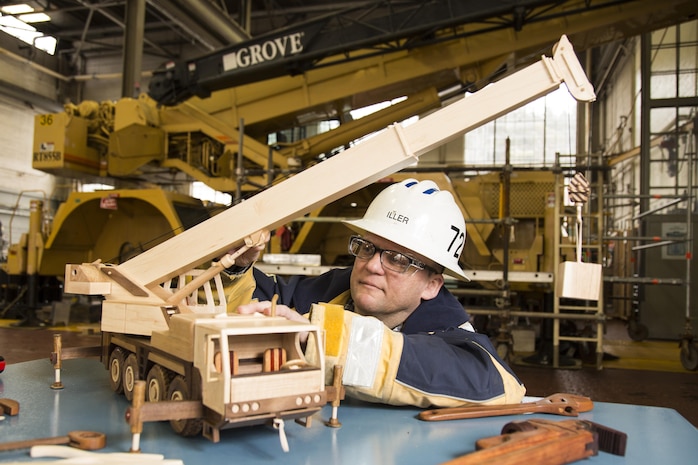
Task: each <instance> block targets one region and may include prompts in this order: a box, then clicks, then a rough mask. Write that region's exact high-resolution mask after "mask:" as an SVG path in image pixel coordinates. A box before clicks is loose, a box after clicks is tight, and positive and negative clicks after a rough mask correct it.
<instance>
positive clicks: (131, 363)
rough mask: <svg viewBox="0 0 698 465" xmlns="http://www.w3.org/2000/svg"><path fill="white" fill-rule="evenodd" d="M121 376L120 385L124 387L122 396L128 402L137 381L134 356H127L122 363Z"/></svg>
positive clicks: (136, 361) (131, 397) (136, 365)
mask: <svg viewBox="0 0 698 465" xmlns="http://www.w3.org/2000/svg"><path fill="white" fill-rule="evenodd" d="M122 373H123V374H122V375H121V377H122V378H121V384H122V385H123V386H124V396H125V397H126V399H128V400H129V401H131V400H133V389H134V388H135V387H136V381H138V379H139V377H138V359H137V358H136V354H129V355H128V357H126V360H125V361H124V370H123V372H122Z"/></svg>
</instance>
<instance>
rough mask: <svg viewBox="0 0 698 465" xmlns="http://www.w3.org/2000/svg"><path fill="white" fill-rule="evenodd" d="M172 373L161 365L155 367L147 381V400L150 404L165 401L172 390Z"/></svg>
mask: <svg viewBox="0 0 698 465" xmlns="http://www.w3.org/2000/svg"><path fill="white" fill-rule="evenodd" d="M171 380H172V372H171V371H170V370H168V369H166V368H163V367H161V366H160V365H153V368H151V369H150V371H149V372H148V376H147V377H146V381H145V398H146V400H147V401H148V402H159V401H161V400H165V398H166V396H167V390H168V389H169V388H170V382H171Z"/></svg>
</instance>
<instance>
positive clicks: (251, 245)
mask: <svg viewBox="0 0 698 465" xmlns="http://www.w3.org/2000/svg"><path fill="white" fill-rule="evenodd" d="M270 238H271V234H270V233H269V231H267V230H263V231H259V232H256V233H254V234H251V235H249V236H248V237H246V238H245V243H244V244H243V245H241V246H240V247H237V248H234V249H231V250H229V251H228V255H226V256H224V257H222V258H221V262H222V264H223V265H224V266H225V267H226V268H228V267H230V266H232V265H235V267H237V268H245V267H247V266H249V265H252V264H253V263H254V262H256V261H257V259H259V255H260V253H261V252H262V251H263V250H264V249H265V248H266V246H267V242H269V239H270ZM232 260H234V263H229V262H230V261H232Z"/></svg>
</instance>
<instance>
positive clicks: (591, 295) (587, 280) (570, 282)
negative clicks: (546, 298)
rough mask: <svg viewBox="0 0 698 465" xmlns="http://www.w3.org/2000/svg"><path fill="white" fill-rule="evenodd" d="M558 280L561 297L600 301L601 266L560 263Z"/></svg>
mask: <svg viewBox="0 0 698 465" xmlns="http://www.w3.org/2000/svg"><path fill="white" fill-rule="evenodd" d="M556 279H557V292H558V295H559V296H560V297H566V298H569V299H581V300H599V295H600V294H601V281H602V275H601V265H600V264H598V263H583V262H563V263H560V267H559V268H558V273H557V278H556Z"/></svg>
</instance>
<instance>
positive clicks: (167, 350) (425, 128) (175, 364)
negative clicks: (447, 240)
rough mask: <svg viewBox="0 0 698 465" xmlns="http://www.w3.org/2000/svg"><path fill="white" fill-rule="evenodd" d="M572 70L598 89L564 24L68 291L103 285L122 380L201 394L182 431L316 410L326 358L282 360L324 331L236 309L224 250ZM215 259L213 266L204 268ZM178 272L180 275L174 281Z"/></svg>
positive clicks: (70, 270)
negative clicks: (509, 68) (506, 62)
mask: <svg viewBox="0 0 698 465" xmlns="http://www.w3.org/2000/svg"><path fill="white" fill-rule="evenodd" d="M563 82H564V83H565V84H566V86H567V88H568V89H569V91H570V93H571V94H572V95H573V96H574V97H575V98H576V99H577V100H580V101H586V102H589V101H593V100H594V99H595V95H594V90H593V87H592V85H591V84H590V83H589V81H588V80H587V77H586V75H585V73H584V71H583V70H582V68H581V66H580V64H579V61H578V60H577V57H576V55H575V53H574V50H573V47H572V45H571V44H570V43H569V41H568V40H567V38H566V37H565V36H563V37H562V38H561V39H560V41H559V42H558V43H557V44H556V45H555V47H554V49H553V56H552V57H545V56H543V57H542V58H541V60H540V61H538V62H537V63H534V64H533V65H530V66H528V67H526V68H524V69H522V70H520V71H518V72H516V73H514V74H512V75H510V76H508V77H505V78H503V79H502V80H500V81H498V82H496V83H494V84H491V85H489V86H487V87H485V88H483V89H482V90H479V91H477V92H476V93H474V94H471V95H467V96H465V97H464V98H462V99H461V100H460V101H458V102H456V103H453V104H451V105H448V106H446V107H444V108H442V109H440V110H438V111H436V112H434V113H432V114H431V115H429V116H426V117H424V118H422V119H420V120H419V121H418V122H416V123H414V124H413V125H411V126H409V128H407V129H403V128H402V126H400V125H398V124H394V125H392V126H389V127H388V128H387V129H385V130H384V131H382V132H380V133H379V134H376V135H375V136H374V137H372V138H370V139H368V140H366V141H364V142H362V143H361V144H358V145H356V146H354V147H352V148H351V149H349V150H346V151H344V152H342V153H340V154H338V155H335V156H333V157H332V158H329V159H328V160H326V161H323V162H321V163H319V164H317V165H315V166H313V167H312V168H309V169H307V170H305V171H303V172H301V173H299V174H297V175H294V176H292V177H290V178H288V179H287V180H285V181H283V182H281V183H279V184H277V185H275V186H273V187H271V188H270V189H268V190H266V191H263V192H260V193H259V194H257V195H255V196H253V197H252V198H250V199H248V200H246V201H244V202H242V203H240V204H238V205H235V206H234V207H231V208H230V209H228V210H227V211H225V212H223V213H220V214H218V215H216V216H214V217H213V218H211V219H209V220H207V221H205V222H203V223H201V224H199V225H197V226H195V227H193V228H191V229H189V230H187V231H185V232H183V233H181V234H179V235H177V236H174V237H172V238H171V239H169V240H167V241H165V242H163V243H161V244H159V245H157V246H156V247H154V248H152V249H150V250H148V251H146V252H143V253H142V254H140V255H138V256H136V257H134V258H132V259H130V260H128V261H126V262H124V263H123V264H120V265H110V264H106V263H101V262H95V263H84V264H68V265H67V266H66V274H65V292H66V293H74V294H88V295H102V296H104V301H103V303H102V321H101V329H102V332H103V334H104V338H103V340H104V342H103V347H102V355H103V360H104V362H105V365H106V367H107V369H108V371H109V373H110V381H111V383H112V387H113V389H114V390H115V391H124V392H125V394H126V396H127V397H129V398H131V397H132V396H133V390H134V387H135V384H136V381H137V380H145V381H146V399H147V400H149V401H163V400H168V401H169V400H179V401H189V402H192V404H191V405H192V407H193V408H191V409H189V410H188V413H186V414H183V413H182V412H179V413H178V415H179V416H178V418H170V422H171V424H172V426H173V427H174V429H175V430H176V431H177V432H179V433H180V434H183V435H191V434H198V433H199V432H200V431H202V429H203V433H204V435H206V436H207V437H209V438H210V439H211V440H213V441H217V440H219V431H220V430H221V429H224V428H229V427H234V426H243V425H250V424H255V423H262V422H269V421H270V420H279V419H283V418H299V417H303V416H305V417H309V416H310V415H312V414H313V413H314V412H316V411H318V410H319V409H320V408H321V407H322V405H324V404H325V403H327V401H328V396H327V391H326V389H325V373H324V370H325V367H324V365H323V364H322V363H320V366H309V365H307V364H302V363H298V364H297V365H296V366H287V365H286V363H285V362H287V361H289V360H300V361H303V360H305V357H304V354H303V353H302V351H301V350H300V345H299V343H298V334H299V333H300V332H310V334H311V337H315V338H317V339H318V344H315V345H316V346H322V342H323V341H322V338H323V334H322V332H321V331H320V330H319V329H318V328H315V327H313V326H311V325H310V324H307V325H306V324H299V323H296V322H290V321H286V320H284V319H283V318H279V317H269V318H268V319H261V320H260V319H259V318H253V317H243V316H234V315H227V314H226V311H225V308H226V306H225V297H224V296H223V295H222V291H221V289H220V287H221V286H220V279H216V277H217V274H218V273H219V272H220V271H222V269H223V268H225V267H228V266H230V265H232V264H233V263H234V258H235V257H234V256H226V253H227V252H228V251H229V250H233V249H236V248H240V247H242V248H243V249H244V248H245V247H249V246H251V245H253V244H254V242H255V241H256V240H258V238H259V236H258V234H259V231H264V230H273V229H276V228H278V227H280V226H282V225H284V224H286V223H288V222H290V221H292V220H294V219H296V218H298V217H300V216H302V215H304V214H306V213H309V212H311V211H312V210H313V209H315V208H317V207H319V206H321V205H323V204H325V203H328V202H331V201H334V200H337V199H339V198H341V197H343V196H345V195H347V194H350V193H352V192H354V191H356V190H358V189H360V188H362V187H365V186H367V185H368V184H370V183H372V182H375V181H377V180H379V179H380V178H382V177H384V176H387V175H390V174H392V173H395V172H396V171H399V170H401V169H403V168H406V167H408V166H410V165H412V164H414V163H415V162H416V160H417V158H418V157H419V156H421V155H422V154H424V153H426V152H428V151H430V150H432V149H434V148H436V147H438V146H439V145H441V144H443V143H445V142H447V141H448V140H450V139H453V138H456V137H459V136H462V135H463V134H464V133H466V132H468V131H470V130H472V129H474V128H476V127H478V126H481V125H483V124H485V123H487V122H489V121H491V120H493V119H495V118H497V117H499V116H501V115H504V114H506V113H508V112H510V111H512V110H514V109H516V108H518V107H521V106H523V105H524V104H526V103H528V102H531V101H533V100H535V99H537V98H539V97H541V96H543V95H545V94H548V93H550V92H552V91H553V90H555V89H557V88H558V87H559V86H560V85H561V84H562V83H563ZM220 257H225V258H224V259H220ZM212 260H214V262H213V265H212V266H211V267H210V268H209V269H207V270H197V269H196V268H197V267H200V266H202V265H204V264H206V263H209V262H211V261H212ZM216 260H218V261H216ZM185 275H186V276H187V277H186V278H185V277H184V276H185ZM173 279H178V282H179V283H180V286H179V287H173V286H171V285H170V282H171V280H173ZM211 282H213V283H214V286H213V287H211V286H210V283H211ZM183 283H187V284H186V285H183ZM199 287H203V289H204V292H205V295H206V296H207V299H206V300H207V302H206V304H204V305H198V303H197V302H196V301H197V299H192V298H191V296H192V295H194V294H196V293H197V292H198V289H199ZM213 288H216V291H217V293H218V295H217V297H216V295H215V293H214V292H213ZM270 358H271V359H273V360H274V362H272V363H269V362H268V360H269V359H270ZM313 359H315V360H322V357H313Z"/></svg>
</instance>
